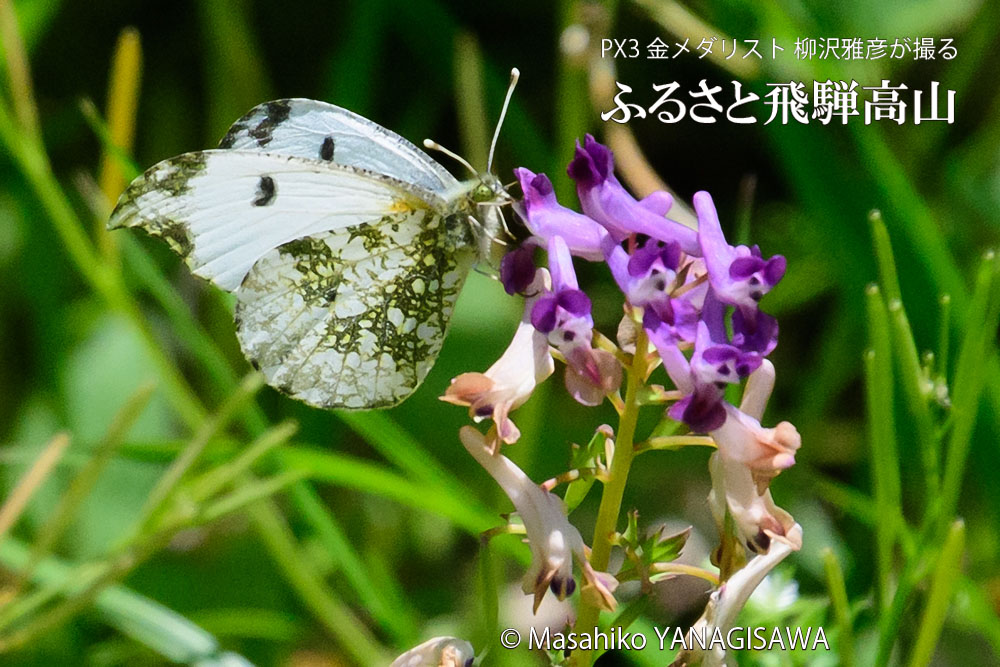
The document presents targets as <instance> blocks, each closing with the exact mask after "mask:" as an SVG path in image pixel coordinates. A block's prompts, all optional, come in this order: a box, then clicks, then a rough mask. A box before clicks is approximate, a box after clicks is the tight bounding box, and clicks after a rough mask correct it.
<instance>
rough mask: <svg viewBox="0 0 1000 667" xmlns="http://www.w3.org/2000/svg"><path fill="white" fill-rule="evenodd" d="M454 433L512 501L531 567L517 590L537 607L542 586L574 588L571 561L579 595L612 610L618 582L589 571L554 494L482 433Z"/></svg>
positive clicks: (559, 591)
mask: <svg viewBox="0 0 1000 667" xmlns="http://www.w3.org/2000/svg"><path fill="white" fill-rule="evenodd" d="M459 438H460V439H461V441H462V444H463V445H464V446H465V448H466V449H467V450H468V451H469V453H470V454H471V455H472V456H473V458H475V459H476V461H478V462H479V464H480V465H482V466H483V468H485V469H486V472H488V473H489V474H490V476H491V477H493V479H494V480H496V482H497V484H499V485H500V487H501V488H502V489H503V491H504V493H506V494H507V497H509V498H510V500H511V502H512V503H514V507H515V509H517V513H518V515H519V516H520V517H521V521H522V522H523V523H524V530H525V533H526V534H527V539H528V546H529V547H530V548H531V566H530V567H529V568H528V571H527V572H526V573H525V575H524V580H523V582H522V589H523V590H524V592H525V593H527V594H529V595H531V594H533V595H534V596H535V603H534V610H535V611H537V610H538V605H539V604H541V602H542V598H543V597H544V596H545V592H546V590H549V589H551V590H552V592H553V593H555V594H556V596H557V597H558V598H559V599H560V600H563V599H565V598H566V597H567V596H569V595H572V593H573V591H574V590H575V589H576V581H575V580H574V579H573V560H574V559H575V560H576V562H577V564H579V566H580V569H581V570H582V571H583V576H584V579H585V583H584V587H583V594H584V595H587V596H588V598H590V600H591V601H592V602H594V603H596V604H599V605H600V606H601V607H603V608H605V609H608V610H614V608H615V606H616V602H615V598H614V596H613V595H612V593H613V591H614V589H615V587H616V586H617V584H618V582H617V581H616V580H615V579H614V577H612V576H611V575H609V574H606V573H603V572H595V571H594V569H593V568H592V567H591V566H590V564H589V563H588V562H587V554H586V547H585V545H584V543H583V538H582V537H581V536H580V531H578V530H577V529H576V527H575V526H573V524H571V523H570V522H569V519H567V518H566V506H565V504H564V503H563V501H562V499H561V498H559V496H556V495H555V494H553V493H550V492H548V491H546V490H545V489H543V488H542V487H540V486H538V485H537V484H535V483H534V482H532V481H531V478H530V477H528V476H527V475H526V474H525V473H524V471H523V470H521V469H520V468H518V467H517V466H516V465H515V464H514V463H513V462H512V461H511V460H510V459H508V458H507V457H506V456H503V455H502V454H499V453H496V452H494V449H493V447H491V446H490V443H489V442H487V440H486V438H485V437H484V436H483V434H482V433H480V432H479V431H477V430H476V429H474V428H472V427H471V426H464V427H462V429H461V430H460V431H459Z"/></svg>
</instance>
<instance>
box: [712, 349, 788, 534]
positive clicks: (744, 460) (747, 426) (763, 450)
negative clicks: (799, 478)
mask: <svg viewBox="0 0 1000 667" xmlns="http://www.w3.org/2000/svg"><path fill="white" fill-rule="evenodd" d="M773 387H774V366H773V365H772V364H771V362H770V361H767V360H765V361H764V363H763V364H762V365H761V366H760V368H758V369H757V370H756V371H754V372H753V374H751V375H750V379H749V380H748V381H747V387H746V391H745V392H744V395H743V402H742V403H741V404H740V408H741V409H736V408H735V407H733V406H731V405H729V404H728V403H727V404H724V405H725V410H726V419H725V421H724V422H723V424H722V425H721V426H719V427H718V428H716V429H714V430H713V431H711V435H712V438H713V439H714V440H715V442H716V445H718V448H719V449H718V452H717V453H716V454H714V455H713V456H712V461H711V463H710V471H711V474H712V494H713V498H712V506H713V512H714V513H715V514H716V519H717V520H719V521H721V520H722V518H723V517H724V514H725V508H724V507H723V506H722V505H721V503H722V502H723V499H724V502H725V505H726V506H728V508H729V512H730V514H732V516H733V519H734V520H735V521H736V526H737V529H738V530H739V532H740V536H741V537H742V538H743V541H744V542H745V543H746V545H747V546H748V547H749V548H750V549H752V550H753V551H756V552H760V553H764V552H766V551H767V550H768V549H769V548H770V545H771V541H772V540H774V539H778V540H781V541H783V542H785V543H787V544H789V545H790V546H791V547H792V548H793V549H799V548H800V547H801V546H802V542H801V534H800V533H799V537H798V538H795V537H792V533H791V532H790V531H791V528H792V527H793V526H794V525H795V520H794V519H793V518H792V516H791V515H790V514H789V513H788V512H786V511H785V510H783V509H781V508H780V507H778V506H777V505H775V503H774V499H773V498H771V490H770V488H768V487H769V486H770V483H771V480H772V479H773V478H774V477H775V476H777V475H778V473H780V472H781V471H782V470H785V469H787V468H790V467H791V466H792V465H794V464H795V452H796V451H797V450H798V449H799V447H800V446H801V445H802V438H801V436H799V432H798V430H796V428H795V427H794V426H793V425H792V424H790V423H788V422H781V423H780V424H778V425H777V426H776V427H775V428H763V427H762V426H761V425H760V421H759V419H760V416H761V415H763V413H764V408H765V407H766V405H767V399H768V398H769V397H770V395H771V390H772V389H773Z"/></svg>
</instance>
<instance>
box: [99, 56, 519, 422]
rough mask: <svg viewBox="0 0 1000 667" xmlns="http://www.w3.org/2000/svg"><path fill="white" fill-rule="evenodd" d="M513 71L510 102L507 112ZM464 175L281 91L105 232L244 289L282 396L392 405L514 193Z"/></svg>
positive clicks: (120, 211)
mask: <svg viewBox="0 0 1000 667" xmlns="http://www.w3.org/2000/svg"><path fill="white" fill-rule="evenodd" d="M516 80H517V70H516V69H515V70H513V71H512V76H511V85H510V87H509V88H508V91H507V97H506V99H505V101H504V106H503V110H502V111H501V116H500V122H501V123H502V121H503V117H504V115H505V113H506V110H507V106H508V104H509V102H510V97H511V93H512V92H513V87H514V84H515V83H516ZM499 130H500V123H498V125H497V128H496V132H495V133H494V136H493V144H492V146H491V148H490V159H489V165H488V166H487V169H486V171H485V172H477V171H476V170H475V169H474V168H473V167H472V166H471V165H469V163H468V162H466V161H465V160H462V158H460V157H458V156H457V155H455V154H454V153H451V152H450V151H447V150H446V149H444V148H442V147H440V146H438V145H437V144H435V143H434V142H430V141H426V142H425V146H426V147H428V148H435V149H438V150H441V151H443V152H445V153H446V154H448V155H450V156H451V157H453V158H456V159H458V160H459V161H460V162H462V164H464V165H465V166H467V167H468V168H469V169H471V170H472V171H473V173H475V174H476V176H475V178H472V179H470V180H467V181H459V180H458V179H456V178H455V177H454V176H452V174H451V173H450V172H449V171H448V170H447V169H445V168H444V167H443V166H442V165H441V164H439V163H438V162H436V161H435V160H434V159H432V158H431V157H430V156H429V155H427V154H426V153H424V152H423V151H421V150H420V149H419V148H417V147H416V146H414V145H413V144H412V143H410V142H409V141H407V140H406V139H404V138H403V137H401V136H399V135H398V134H396V133H394V132H391V131H390V130H387V129H385V128H384V127H382V126H380V125H378V124H376V123H374V122H372V121H370V120H368V119H366V118H364V117H362V116H359V115H358V114H355V113H353V112H351V111H348V110H347V109H343V108H340V107H337V106H334V105H332V104H327V103H325V102H319V101H315V100H309V99H283V100H276V101H272V102H267V103H264V104H261V105H259V106H257V107H255V108H253V109H251V110H250V111H249V112H248V113H247V114H246V115H244V116H243V117H242V118H240V119H239V120H238V121H237V122H236V123H235V124H234V125H233V126H232V127H231V128H230V129H229V131H228V133H227V134H226V135H225V137H224V138H223V139H222V141H221V143H220V144H219V148H218V149H215V150H205V151H198V152H192V153H185V154H183V155H179V156H177V157H174V158H171V159H168V160H164V161H162V162H160V163H158V164H156V165H154V166H153V167H151V168H150V169H149V170H147V171H146V172H145V173H144V174H142V175H141V176H139V177H138V178H136V179H135V180H134V181H133V182H132V183H131V184H130V185H129V186H128V188H126V190H125V192H124V193H123V194H122V195H121V197H120V199H119V200H118V204H117V206H116V207H115V210H114V212H113V213H112V215H111V218H110V221H109V223H108V227H109V228H111V229H114V228H119V227H138V228H141V229H143V230H144V231H146V232H148V233H149V234H151V235H153V236H158V237H160V238H162V239H164V240H165V241H166V242H167V243H168V244H169V245H170V247H171V248H172V249H173V250H174V251H176V252H177V253H178V254H179V255H181V257H183V259H184V261H185V262H186V263H187V265H188V266H189V267H190V268H191V270H192V272H193V273H194V274H195V275H197V276H200V277H202V278H206V279H208V280H210V281H211V282H213V283H214V284H215V285H217V286H218V287H220V288H222V289H224V290H226V291H229V292H233V293H235V295H236V309H235V318H234V319H235V323H236V335H237V338H238V340H239V343H240V346H241V348H242V349H243V352H244V354H245V355H246V357H247V358H248V359H249V361H250V363H251V364H252V365H253V366H254V367H255V368H257V369H259V370H260V371H261V372H262V373H263V374H264V376H265V378H266V380H267V382H268V384H270V385H271V386H273V387H275V388H277V389H279V390H280V391H282V392H284V393H286V394H288V395H290V396H292V397H293V398H296V399H298V400H301V401H304V402H306V403H308V404H310V405H313V406H317V407H322V408H346V409H353V410H358V409H370V408H385V407H390V406H393V405H396V404H398V403H400V402H401V401H403V400H404V399H406V398H407V397H408V396H410V394H412V393H413V392H414V391H415V390H416V389H417V387H418V386H419V385H420V383H421V382H422V381H423V379H424V378H425V377H426V375H427V373H428V372H429V371H430V369H431V367H432V366H433V364H434V362H435V360H436V359H437V356H438V353H439V352H440V350H441V345H442V342H443V340H444V337H445V335H446V333H447V330H448V324H449V320H450V318H451V314H452V311H453V310H454V307H455V302H456V300H457V298H458V294H459V291H460V290H461V288H462V284H463V282H464V281H465V278H466V276H467V275H468V273H469V271H470V269H471V268H472V267H473V266H474V264H475V263H476V262H477V261H481V260H486V259H488V258H489V256H490V254H491V250H492V249H493V247H495V245H496V244H498V243H499V244H502V241H500V237H501V234H502V233H503V232H504V230H505V229H506V226H505V224H504V220H503V215H502V212H501V206H502V205H504V204H507V203H510V202H511V201H512V199H511V197H510V195H509V194H508V193H507V192H506V190H505V189H504V187H503V185H502V184H501V183H500V181H499V180H498V179H497V177H496V176H494V175H493V174H492V173H490V165H492V161H493V152H494V148H495V146H496V140H497V136H498V134H499Z"/></svg>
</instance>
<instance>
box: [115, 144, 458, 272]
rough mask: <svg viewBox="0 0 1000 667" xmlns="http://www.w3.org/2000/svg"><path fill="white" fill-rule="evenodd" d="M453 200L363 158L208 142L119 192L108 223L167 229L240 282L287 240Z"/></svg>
mask: <svg viewBox="0 0 1000 667" xmlns="http://www.w3.org/2000/svg"><path fill="white" fill-rule="evenodd" d="M446 209H447V202H446V201H445V200H444V199H443V198H441V197H439V196H438V195H436V194H433V193H431V192H429V191H426V190H424V189H423V188H420V187H418V186H414V185H411V184H408V183H404V182H401V181H398V180H396V179H394V178H391V177H389V176H385V175H382V174H375V173H371V172H369V171H366V170H362V169H358V168H355V167H351V166H346V165H341V164H333V163H328V162H322V161H319V160H309V159H304V158H300V157H294V156H285V155H272V154H267V153H260V152H252V151H238V150H210V151H202V152H197V153H186V154H184V155H180V156H178V157H175V158H171V159H169V160H164V161H163V162H160V163H159V164H157V165H155V166H154V167H152V168H150V169H149V170H148V171H147V172H146V173H145V174H143V175H142V176H140V177H139V178H137V179H136V180H135V181H133V182H132V184H131V185H130V186H129V187H128V189H127V190H126V191H125V193H124V194H123V195H122V197H121V198H120V199H119V202H118V206H117V207H116V208H115V211H114V213H113V214H112V216H111V221H110V223H109V227H111V228H114V227H122V226H126V227H140V228H142V229H145V230H146V231H147V232H149V233H150V234H153V235H155V236H160V237H163V238H164V239H166V240H167V241H168V242H169V243H170V245H171V246H172V247H173V248H174V250H176V251H177V252H178V253H179V254H180V255H181V256H183V257H184V259H185V261H186V262H187V263H188V265H189V266H190V267H191V269H192V271H193V272H194V273H195V274H196V275H199V276H201V277H203V278H207V279H209V280H212V281H213V282H214V283H216V284H217V285H218V286H220V287H222V288H223V289H226V290H229V291H233V290H235V289H236V288H237V287H238V286H239V284H240V282H241V281H242V280H243V277H244V276H245V275H246V274H247V272H248V271H249V270H250V268H251V267H252V266H253V265H254V263H255V262H256V261H257V260H258V259H259V258H260V257H261V256H263V255H264V254H265V253H267V252H268V251H271V250H272V249H274V248H276V247H278V246H280V245H282V244H283V243H287V242H289V241H293V240H295V239H299V238H303V237H305V236H309V235H312V234H316V233H319V232H323V231H326V230H333V229H347V228H353V227H356V226H358V225H361V224H363V223H366V222H372V221H377V220H381V219H382V218H383V217H384V216H386V215H389V214H396V213H409V212H414V211H420V212H425V211H439V212H441V211H445V210H446Z"/></svg>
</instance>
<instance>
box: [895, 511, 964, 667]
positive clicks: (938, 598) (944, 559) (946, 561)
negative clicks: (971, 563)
mask: <svg viewBox="0 0 1000 667" xmlns="http://www.w3.org/2000/svg"><path fill="white" fill-rule="evenodd" d="M964 550H965V522H964V521H962V520H961V519H959V520H958V521H956V522H954V523H953V524H951V529H950V530H949V531H948V536H947V537H946V538H945V541H944V546H943V547H942V548H941V555H940V556H938V561H937V565H936V566H935V567H934V574H933V576H932V578H931V588H930V594H929V595H928V598H927V606H926V607H924V614H923V617H922V618H921V619H920V627H919V630H918V632H917V643H916V646H914V647H913V653H912V654H911V655H910V662H909V665H910V667H923V666H924V665H929V664H931V660H932V659H933V658H934V648H935V647H936V646H937V643H938V638H939V637H940V636H941V629H942V628H943V627H944V621H945V617H946V616H947V614H948V607H949V605H950V604H951V598H952V595H953V594H954V592H955V582H956V581H957V580H958V576H959V574H960V573H961V571H962V568H961V559H962V552H963V551H964Z"/></svg>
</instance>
